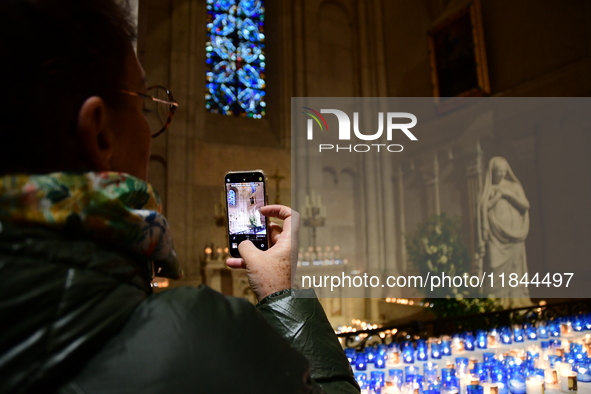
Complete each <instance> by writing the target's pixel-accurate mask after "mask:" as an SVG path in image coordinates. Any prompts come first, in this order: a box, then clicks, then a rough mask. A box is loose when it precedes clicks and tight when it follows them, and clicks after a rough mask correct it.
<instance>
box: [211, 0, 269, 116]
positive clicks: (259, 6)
mask: <svg viewBox="0 0 591 394" xmlns="http://www.w3.org/2000/svg"><path fill="white" fill-rule="evenodd" d="M206 4H207V19H208V20H207V33H208V42H207V44H206V49H205V50H206V80H207V83H206V91H205V106H206V108H207V109H208V110H209V111H210V112H213V113H219V114H225V115H238V116H246V117H250V118H255V119H260V118H262V117H263V116H265V115H266V102H265V94H266V93H265V88H266V83H265V67H266V64H265V62H266V60H265V33H264V16H265V15H264V14H265V7H264V0H206Z"/></svg>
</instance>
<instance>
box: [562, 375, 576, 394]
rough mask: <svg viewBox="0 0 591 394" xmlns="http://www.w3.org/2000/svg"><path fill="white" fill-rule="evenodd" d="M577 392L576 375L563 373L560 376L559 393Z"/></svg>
mask: <svg viewBox="0 0 591 394" xmlns="http://www.w3.org/2000/svg"><path fill="white" fill-rule="evenodd" d="M578 390H579V388H578V381H577V373H576V372H574V371H570V372H565V373H564V374H561V376H560V391H562V392H563V393H576V392H577V391H578Z"/></svg>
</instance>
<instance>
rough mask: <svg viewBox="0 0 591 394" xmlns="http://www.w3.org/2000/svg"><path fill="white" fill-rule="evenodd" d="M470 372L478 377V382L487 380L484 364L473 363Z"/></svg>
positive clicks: (486, 369)
mask: <svg viewBox="0 0 591 394" xmlns="http://www.w3.org/2000/svg"><path fill="white" fill-rule="evenodd" d="M472 372H473V373H474V374H475V375H478V379H479V380H480V381H485V380H488V368H486V367H485V365H484V363H474V368H472Z"/></svg>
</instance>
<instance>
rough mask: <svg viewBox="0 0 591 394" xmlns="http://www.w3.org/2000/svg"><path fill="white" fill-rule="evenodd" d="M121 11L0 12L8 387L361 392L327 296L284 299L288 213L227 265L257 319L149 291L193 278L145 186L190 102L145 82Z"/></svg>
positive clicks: (0, 189)
mask: <svg viewBox="0 0 591 394" xmlns="http://www.w3.org/2000/svg"><path fill="white" fill-rule="evenodd" d="M118 4H119V1H118V0H84V1H82V0H2V1H1V2H0V20H1V23H0V53H2V56H3V61H2V62H0V75H2V76H3V77H4V82H3V88H4V89H3V94H2V95H0V97H1V98H0V111H2V113H1V114H2V122H0V274H1V276H0V322H1V323H0V327H1V328H0V330H1V335H0V392H2V393H53V392H58V393H139V392H141V393H234V392H240V393H296V392H297V393H304V392H339V393H341V392H342V393H354V392H359V390H358V386H357V384H356V383H355V381H354V379H353V376H352V373H351V370H350V367H349V365H348V362H347V359H346V358H345V356H344V354H343V352H342V349H341V348H340V345H339V343H338V341H337V339H336V337H335V336H334V333H333V332H332V329H331V327H330V325H329V323H328V321H327V319H326V316H325V315H324V312H323V311H322V308H321V306H320V304H319V303H318V301H317V300H316V299H313V298H304V299H300V298H294V297H292V295H291V292H290V290H289V287H290V272H291V263H292V262H291V252H292V243H291V242H292V240H291V236H290V235H291V234H290V231H291V230H292V228H293V230H294V231H297V220H298V218H297V214H296V213H292V211H291V210H290V209H289V208H287V207H283V206H269V207H265V208H263V209H262V210H261V212H262V213H264V214H266V215H268V216H275V217H279V218H280V219H284V220H285V228H284V230H281V229H279V228H274V230H273V233H272V237H273V241H274V245H273V246H272V247H271V248H270V249H269V250H268V251H265V252H261V251H259V250H258V249H256V248H254V246H253V245H252V244H249V243H248V242H245V243H243V244H241V246H240V248H241V249H240V252H241V254H242V256H244V260H242V261H236V260H233V261H232V262H231V264H232V265H233V266H235V267H243V268H246V269H247V272H248V275H249V280H250V283H251V285H252V287H253V290H254V291H255V294H256V295H257V297H258V299H259V301H260V303H259V305H258V306H257V309H258V311H257V310H256V309H255V308H254V307H252V306H251V305H250V304H248V303H247V302H246V301H244V300H240V299H236V298H231V297H224V296H222V295H221V294H219V293H217V292H215V291H213V290H211V289H209V288H207V287H204V286H203V287H200V288H188V287H186V288H177V289H171V290H168V291H165V292H162V293H159V294H152V292H151V288H150V281H151V279H152V275H153V274H156V275H159V276H164V277H169V278H179V277H180V276H181V274H182V273H181V270H180V264H179V262H178V259H177V257H176V253H175V252H174V247H173V243H172V237H171V234H170V230H169V227H168V223H167V221H166V219H165V218H164V217H163V216H162V215H161V214H160V212H161V209H160V205H159V201H158V198H157V196H156V195H155V193H154V191H153V190H152V187H151V186H150V185H149V184H147V183H146V182H145V180H146V179H147V171H148V160H149V156H150V148H151V141H152V138H153V137H157V136H158V135H160V134H162V133H163V132H165V131H166V129H167V127H168V126H169V125H170V122H171V119H172V116H173V114H174V112H175V110H176V109H177V107H178V106H179V104H177V102H176V101H175V100H174V98H173V96H172V94H171V93H170V91H169V90H168V89H166V88H164V87H162V86H152V87H147V86H146V82H145V81H146V79H145V76H144V73H143V70H142V68H141V66H140V65H139V63H138V61H137V58H136V56H135V54H134V52H133V49H132V45H131V44H132V42H133V39H134V28H133V25H132V24H131V23H129V19H128V13H127V11H126V10H125V9H123V8H122V7H121V6H120V5H118ZM292 220H293V221H294V223H293V226H291V225H290V223H291V221H292ZM229 264H230V262H229Z"/></svg>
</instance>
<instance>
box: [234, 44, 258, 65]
mask: <svg viewBox="0 0 591 394" xmlns="http://www.w3.org/2000/svg"><path fill="white" fill-rule="evenodd" d="M262 52H263V50H262V49H261V48H260V46H259V45H256V44H253V43H251V42H243V43H241V44H240V46H239V47H238V56H240V57H241V58H242V59H243V60H244V61H245V62H246V63H252V62H253V61H255V60H259V59H260V56H261V54H262Z"/></svg>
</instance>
